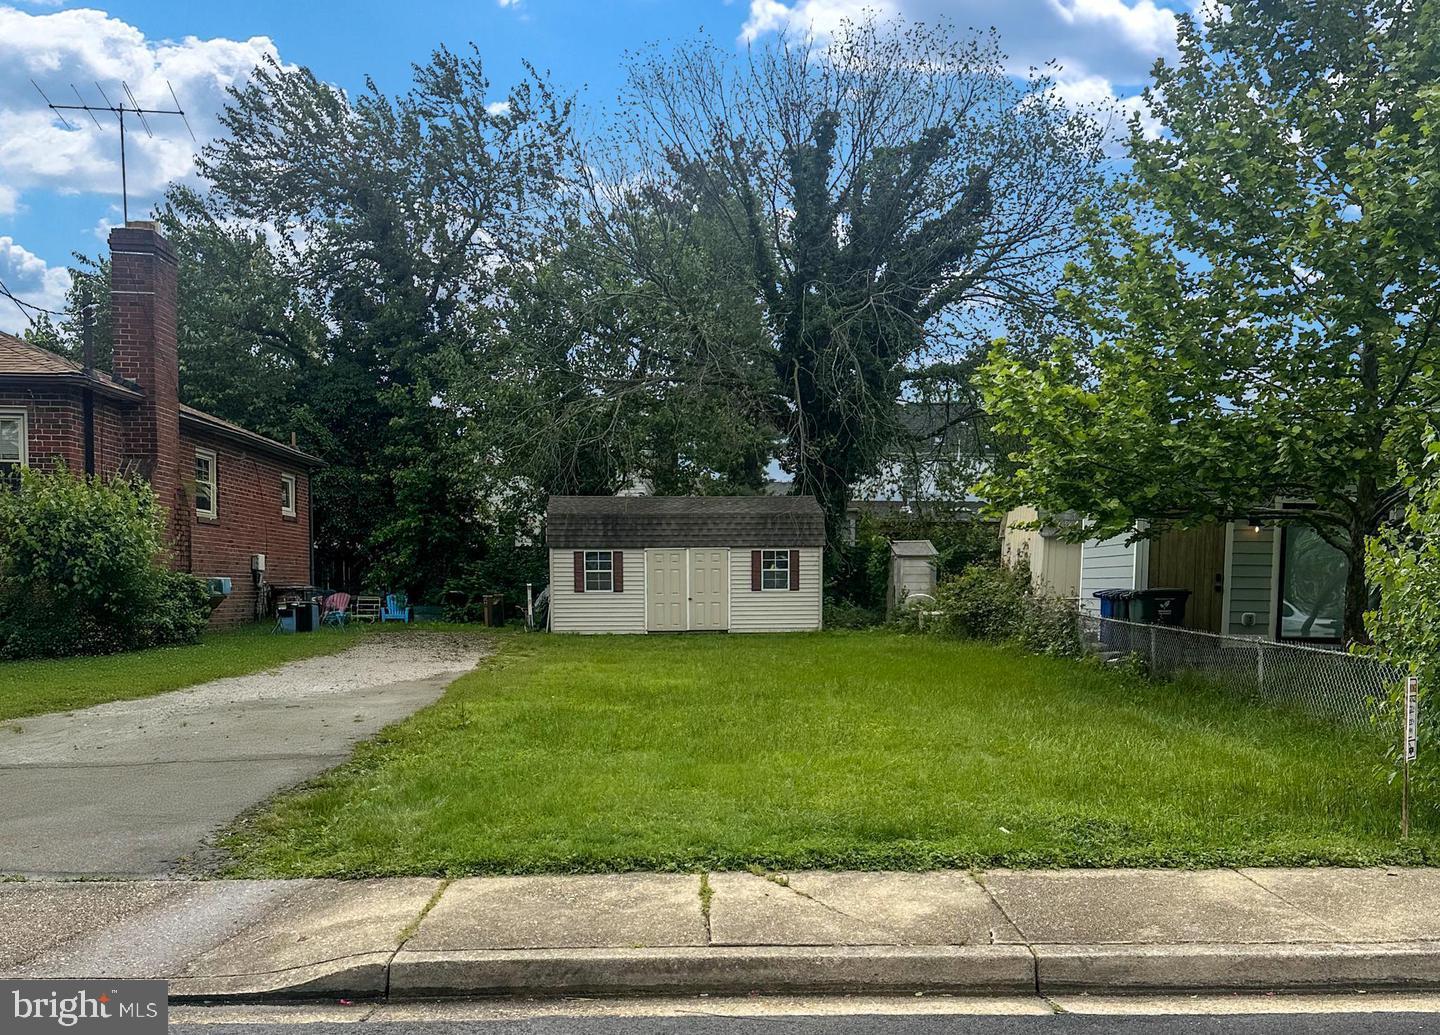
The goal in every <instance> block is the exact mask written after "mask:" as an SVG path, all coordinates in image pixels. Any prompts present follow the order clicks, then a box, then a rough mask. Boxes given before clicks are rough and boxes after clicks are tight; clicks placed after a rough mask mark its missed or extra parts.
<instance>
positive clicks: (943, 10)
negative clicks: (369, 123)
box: [0, 0, 1183, 331]
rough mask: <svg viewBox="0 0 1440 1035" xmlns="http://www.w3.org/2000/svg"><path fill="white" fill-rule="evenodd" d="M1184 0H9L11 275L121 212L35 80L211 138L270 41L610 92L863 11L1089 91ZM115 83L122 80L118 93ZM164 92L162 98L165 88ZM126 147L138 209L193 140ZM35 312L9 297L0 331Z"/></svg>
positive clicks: (100, 234)
mask: <svg viewBox="0 0 1440 1035" xmlns="http://www.w3.org/2000/svg"><path fill="white" fill-rule="evenodd" d="M1182 3H1183V0H999V2H985V0H693V2H690V0H687V2H667V0H469V2H464V3H458V2H449V3H441V2H432V0H401V2H396V0H384V2H379V0H374V2H371V0H366V2H359V3H345V4H331V3H323V2H319V0H288V2H277V0H231V2H229V3H224V4H216V3H196V2H188V3H186V2H177V0H159V2H157V0H146V2H114V3H106V4H104V5H103V6H100V7H87V6H85V5H84V4H80V3H71V2H68V0H0V281H3V283H4V284H5V285H6V286H7V287H8V288H9V289H10V290H11V291H13V292H15V293H16V294H18V295H20V296H22V297H24V298H26V299H27V300H30V301H33V302H35V303H37V304H40V305H46V306H52V307H53V306H58V304H59V303H60V302H61V300H62V299H63V293H64V289H65V286H66V284H67V283H68V275H67V274H66V272H65V267H66V265H67V264H68V263H69V262H70V253H71V252H73V251H77V250H78V251H82V252H86V253H91V254H93V253H95V252H97V251H98V250H99V249H100V247H101V243H102V241H103V238H104V235H105V233H106V232H107V230H108V228H109V227H110V226H111V225H113V224H115V223H118V222H119V221H120V208H119V183H120V177H119V167H118V161H117V159H116V148H117V137H116V134H115V131H114V129H113V127H111V126H106V127H105V129H104V130H96V128H95V127H94V126H93V125H90V124H89V123H88V121H83V122H82V121H80V120H78V119H72V123H73V124H74V125H75V126H76V128H75V129H73V130H67V129H65V128H64V127H62V126H61V125H60V124H59V123H58V122H56V121H55V120H53V119H52V118H51V117H50V115H49V113H48V112H47V111H46V110H45V108H44V106H43V103H42V102H41V101H40V98H39V96H38V95H37V94H36V93H35V90H34V88H33V87H32V86H31V85H30V82H29V80H30V79H32V78H33V79H35V80H36V81H37V82H39V83H40V85H41V86H42V87H43V88H44V89H45V91H46V93H47V94H49V95H50V96H51V98H52V100H55V101H56V102H58V103H65V102H73V100H74V94H73V93H72V92H71V89H70V84H71V83H72V82H73V83H75V84H76V85H77V86H79V87H80V89H81V91H82V93H84V94H85V95H86V96H87V98H93V99H98V93H97V90H96V87H95V85H94V81H95V80H98V81H99V82H100V84H101V85H102V86H103V87H105V89H106V90H107V92H109V91H112V90H114V89H115V88H116V87H117V86H118V84H119V81H120V80H121V79H125V80H126V81H127V82H129V84H130V85H131V87H132V88H134V89H135V92H136V93H137V94H138V95H139V97H140V99H141V102H142V103H144V104H146V105H147V106H152V105H153V106H167V107H168V106H169V104H168V93H166V90H165V81H166V80H167V79H168V80H169V81H170V82H171V83H173V84H174V86H175V89H176V91H177V92H178V93H179V95H180V98H181V102H182V103H183V104H184V105H185V106H186V108H187V110H188V111H189V112H190V114H191V121H192V123H193V124H194V125H195V129H196V132H197V134H198V135H199V136H200V137H201V139H202V140H204V139H205V138H206V137H207V136H208V135H211V134H213V132H214V131H215V126H216V124H215V121H214V116H215V113H216V112H217V111H218V110H219V108H220V106H221V104H222V103H223V97H224V88H225V86H226V85H229V84H231V83H236V82H242V81H243V80H244V78H245V76H246V74H247V73H248V70H249V69H250V68H252V67H253V66H254V63H255V61H256V60H258V59H259V58H260V57H262V56H265V55H267V54H268V55H273V56H275V57H277V58H278V59H279V60H281V61H282V62H285V63H287V64H297V65H308V66H309V67H310V68H312V69H313V70H314V71H315V72H316V73H317V74H318V75H319V76H320V77H321V78H323V79H325V80H327V81H329V82H332V83H335V84H337V85H340V86H344V87H347V88H358V87H359V86H361V85H362V83H363V81H364V77H365V76H366V75H367V74H368V75H371V76H373V77H374V78H375V80H376V81H377V82H378V83H379V85H380V86H381V87H382V88H383V89H386V90H389V91H399V90H401V89H403V88H404V87H405V85H406V83H407V82H408V79H409V71H410V65H411V63H412V62H416V61H423V60H424V59H425V58H426V56H427V55H428V54H429V53H430V51H431V50H432V49H433V48H434V47H436V46H437V45H439V44H441V43H445V44H448V45H450V46H452V47H458V46H463V45H465V44H467V43H468V42H470V41H474V42H475V43H476V44H478V45H479V48H480V51H481V55H482V56H483V57H484V59H485V61H486V64H487V67H488V68H489V70H490V72H491V75H492V78H493V79H494V81H495V83H496V94H497V99H500V98H503V96H504V92H505V87H506V85H507V84H508V83H509V82H511V81H512V80H513V79H515V78H516V77H517V76H518V75H519V73H520V67H521V65H520V63H521V61H522V60H524V59H529V60H530V61H531V62H532V63H534V64H535V65H536V66H538V67H539V68H540V69H542V70H548V71H549V72H550V73H551V75H552V77H553V79H554V80H555V82H556V83H557V85H559V86H560V87H562V88H563V89H567V90H570V91H574V92H578V93H580V95H581V98H582V101H583V102H584V103H586V104H589V105H591V106H596V107H600V106H603V105H605V104H606V103H607V102H608V101H609V100H610V99H611V98H613V97H614V95H615V92H616V90H617V88H618V87H619V85H620V81H621V77H622V75H623V70H622V61H623V57H624V54H625V52H626V51H627V50H631V49H634V48H637V47H640V46H643V45H645V44H647V43H650V42H661V43H662V44H663V42H664V41H665V40H667V39H675V38H679V37H687V36H690V35H693V34H694V33H695V32H697V31H698V30H699V29H701V28H702V27H703V28H704V29H706V30H708V31H709V32H710V34H711V35H712V36H713V37H714V38H715V39H716V40H718V41H721V42H724V43H733V45H734V46H736V47H743V46H744V44H745V42H746V41H747V40H752V39H761V38H763V37H764V36H766V35H767V34H768V33H772V32H776V31H778V30H780V29H791V30H800V31H813V32H817V33H821V34H823V33H824V32H826V31H827V30H828V29H830V28H833V27H834V25H835V24H837V22H838V21H839V20H840V19H842V18H844V17H846V16H854V15H856V14H858V13H859V12H861V11H862V10H863V9H867V8H868V9H874V10H878V11H879V12H880V13H881V14H882V15H891V14H893V15H898V16H903V17H909V18H917V19H923V20H933V19H935V18H937V17H940V16H943V17H947V18H949V19H951V20H952V21H954V22H955V23H956V24H957V25H959V26H962V27H963V26H969V25H974V26H981V27H989V26H991V25H994V26H995V27H996V28H997V29H998V30H999V31H1000V34H1001V39H1002V43H1003V45H1004V46H1005V48H1006V50H1007V52H1008V53H1009V54H1010V56H1011V59H1012V62H1013V64H1014V66H1015V67H1016V68H1017V69H1023V68H1025V67H1027V66H1030V65H1033V64H1039V63H1042V62H1044V61H1045V60H1047V59H1052V58H1053V59H1057V60H1060V61H1061V62H1062V63H1063V65H1064V70H1063V72H1062V73H1061V76H1060V79H1061V88H1062V90H1064V91H1066V92H1067V93H1068V94H1069V95H1071V96H1073V97H1075V98H1077V99H1080V100H1084V101H1096V100H1100V99H1102V98H1105V97H1112V96H1113V97H1119V98H1124V97H1127V96H1129V95H1133V93H1134V92H1135V90H1136V88H1137V87H1138V86H1139V85H1140V84H1141V83H1143V82H1144V80H1145V78H1146V70H1147V69H1148V68H1149V66H1150V64H1151V63H1152V62H1153V61H1154V59H1155V58H1156V57H1157V56H1162V55H1168V54H1169V53H1171V52H1172V50H1173V19H1172V17H1171V15H1170V11H1169V9H1170V8H1173V7H1177V6H1181V5H1182ZM112 97H113V94H112ZM162 102H164V103H162ZM154 128H155V130H156V138H155V139H154V140H150V139H146V138H145V137H144V136H143V134H137V135H136V138H135V139H133V145H134V146H133V148H132V149H131V150H130V151H129V154H130V167H131V192H130V198H131V201H130V211H131V217H132V218H137V217H139V216H142V215H143V214H144V212H145V211H146V210H147V209H148V207H149V206H150V205H151V204H153V203H154V201H155V199H156V198H157V197H158V196H159V195H160V194H161V193H162V192H163V190H164V186H165V184H166V183H167V182H169V181H171V180H173V179H176V178H181V177H185V176H186V175H188V170H189V163H190V156H191V153H192V151H193V145H192V144H191V143H190V138H189V136H188V134H186V133H185V130H184V128H183V126H181V125H180V124H179V121H178V120H170V122H169V124H164V122H163V121H162V120H157V122H156V124H155V127H154ZM23 322H24V321H23V320H22V318H21V317H20V315H19V313H18V312H17V310H16V309H15V307H14V306H12V305H9V303H8V302H4V303H3V304H0V330H8V331H15V330H17V329H19V327H20V326H22V325H23Z"/></svg>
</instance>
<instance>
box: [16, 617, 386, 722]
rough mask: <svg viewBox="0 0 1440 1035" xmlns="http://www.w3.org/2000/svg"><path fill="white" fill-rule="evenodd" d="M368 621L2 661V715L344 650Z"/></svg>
mask: <svg viewBox="0 0 1440 1035" xmlns="http://www.w3.org/2000/svg"><path fill="white" fill-rule="evenodd" d="M367 632H368V630H363V629H349V630H344V631H342V630H337V629H325V630H321V631H319V632H315V633H309V634H306V635H304V636H272V635H270V627H269V626H268V625H263V626H262V625H255V626H246V627H244V628H241V629H235V630H227V631H225V632H211V633H206V634H205V637H204V639H203V640H202V641H201V642H200V643H196V644H190V645H186V646H183V647H160V648H157V649H155V650H140V651H132V652H131V653H128V654H107V655H103V656H101V657H90V658H57V659H54V660H47V661H7V662H0V720H6V719H17V718H20V717H22V716H26V715H39V714H41V713H43V712H61V711H71V710H73V709H76V708H87V707H89V706H90V705H92V704H102V703H103V702H105V701H121V700H126V699H129V698H132V697H148V696H150V695H151V694H158V693H164V692H165V691H167V690H179V689H180V688H182V687H186V686H193V685H195V684H196V683H204V682H206V681H207V680H211V679H219V678H221V677H223V676H243V675H245V674H246V673H247V672H257V671H259V670H260V669H265V668H270V667H272V666H274V665H279V664H280V663H282V662H285V661H292V660H294V659H296V658H308V657H312V656H314V655H316V654H333V653H334V652H335V651H338V650H343V649H344V648H345V647H347V646H349V645H350V644H352V643H355V642H357V640H358V637H359V636H362V635H366V633H367Z"/></svg>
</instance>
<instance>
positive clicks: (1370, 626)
mask: <svg viewBox="0 0 1440 1035" xmlns="http://www.w3.org/2000/svg"><path fill="white" fill-rule="evenodd" d="M1427 450H1428V452H1427V458H1426V461H1425V466H1424V468H1423V469H1422V471H1421V472H1420V474H1419V475H1418V476H1415V475H1412V476H1410V477H1408V478H1407V480H1408V481H1409V482H1410V487H1411V491H1410V499H1409V501H1408V503H1407V505H1406V508H1405V515H1404V518H1403V519H1402V520H1401V522H1400V523H1399V525H1398V527H1392V528H1386V529H1384V530H1383V531H1381V533H1380V534H1379V535H1377V536H1375V537H1374V538H1372V539H1371V540H1370V541H1369V542H1367V543H1366V544H1365V548H1366V549H1365V577H1366V580H1367V581H1368V582H1369V583H1370V585H1371V586H1372V587H1373V588H1374V589H1375V590H1377V591H1378V594H1379V601H1378V604H1377V606H1376V609H1375V610H1373V611H1371V612H1369V613H1368V614H1366V616H1365V628H1366V630H1367V631H1368V632H1369V633H1370V636H1371V639H1372V640H1373V645H1371V646H1368V647H1360V648H1357V649H1358V650H1361V651H1364V652H1365V653H1369V654H1374V655H1378V656H1380V657H1381V658H1383V659H1385V660H1387V661H1390V662H1393V663H1396V664H1399V665H1401V666H1403V667H1404V668H1405V669H1406V670H1407V671H1408V672H1409V673H1410V674H1412V675H1415V676H1418V677H1419V679H1420V726H1421V729H1420V736H1419V754H1418V757H1417V759H1416V763H1415V765H1413V766H1412V767H1411V770H1412V773H1413V778H1414V781H1415V784H1416V792H1417V793H1416V800H1417V802H1430V803H1434V802H1437V801H1440V749H1437V744H1440V714H1437V710H1436V708H1435V707H1434V698H1433V697H1432V696H1431V689H1432V688H1433V687H1434V686H1435V685H1436V680H1440V440H1437V439H1436V437H1435V436H1434V435H1433V434H1432V436H1431V438H1430V441H1429V442H1428V443H1427ZM1403 694H1404V687H1403V684H1398V683H1397V685H1396V686H1394V687H1393V688H1392V691H1391V695H1390V701H1389V708H1388V709H1387V710H1386V711H1385V712H1384V715H1385V716H1386V720H1385V721H1390V722H1392V723H1393V725H1392V729H1393V730H1396V731H1398V729H1399V726H1400V721H1401V720H1400V715H1401V709H1402V707H1403V699H1404V697H1403ZM1390 740H1391V742H1392V744H1393V745H1394V747H1393V749H1392V751H1391V752H1390V757H1389V759H1388V760H1387V765H1388V766H1389V767H1390V768H1391V771H1392V772H1394V771H1396V770H1398V769H1399V767H1400V765H1401V752H1400V746H1401V745H1400V743H1399V742H1400V737H1399V736H1398V732H1397V733H1396V735H1393V736H1391V737H1390ZM1431 807H1434V806H1433V805H1432V806H1431Z"/></svg>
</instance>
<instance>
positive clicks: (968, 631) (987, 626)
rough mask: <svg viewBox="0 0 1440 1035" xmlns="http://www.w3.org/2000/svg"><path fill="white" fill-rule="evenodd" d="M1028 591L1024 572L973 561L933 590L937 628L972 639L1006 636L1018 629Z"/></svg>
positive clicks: (1015, 632)
mask: <svg viewBox="0 0 1440 1035" xmlns="http://www.w3.org/2000/svg"><path fill="white" fill-rule="evenodd" d="M1029 595H1030V579H1029V576H1028V574H1027V573H1026V572H1024V571H1019V570H1012V569H1010V568H1005V567H1002V566H1001V565H998V564H972V565H971V566H970V567H968V568H966V569H965V570H964V571H962V572H961V573H960V574H959V575H956V576H955V577H953V578H949V579H943V580H941V582H940V585H939V587H937V589H936V590H935V606H934V607H933V608H931V609H930V610H934V611H938V612H940V615H939V618H938V620H937V622H936V623H935V627H936V628H937V629H940V630H943V631H945V632H948V633H951V634H953V635H955V636H964V637H966V638H968V639H973V640H991V641H999V640H1008V639H1011V638H1013V637H1015V636H1017V635H1018V634H1019V632H1020V625H1021V622H1022V621H1023V620H1024V617H1025V601H1026V598H1027V597H1028V596H1029Z"/></svg>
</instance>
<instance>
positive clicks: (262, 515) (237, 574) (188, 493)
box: [176, 430, 310, 625]
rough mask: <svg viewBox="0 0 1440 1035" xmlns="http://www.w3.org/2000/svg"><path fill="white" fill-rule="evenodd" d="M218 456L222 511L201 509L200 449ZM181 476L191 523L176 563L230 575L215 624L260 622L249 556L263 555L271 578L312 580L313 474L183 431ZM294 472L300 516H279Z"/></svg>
mask: <svg viewBox="0 0 1440 1035" xmlns="http://www.w3.org/2000/svg"><path fill="white" fill-rule="evenodd" d="M197 447H198V448H200V449H208V450H210V451H212V452H213V453H214V454H215V471H216V515H215V517H213V518H208V517H200V516H199V515H198V514H196V513H195V499H194V484H193V483H194V476H193V473H192V472H193V470H194V457H195V450H196V448H197ZM180 456H181V461H182V462H183V463H184V465H185V467H184V469H185V477H184V478H182V479H181V483H182V487H183V492H184V506H185V507H186V508H187V515H188V518H189V520H188V523H187V526H188V527H186V530H185V532H184V533H182V536H181V539H180V542H178V543H177V544H176V553H177V554H178V557H177V563H178V566H179V567H181V568H182V569H184V570H186V571H190V572H193V573H194V574H196V575H199V576H201V577H202V578H212V577H216V576H228V577H229V578H230V580H231V595H230V597H229V598H228V599H227V600H226V601H225V602H224V603H222V604H221V605H220V606H219V607H218V608H216V609H215V613H214V614H213V615H212V616H211V619H210V621H211V624H213V625H238V624H240V623H242V622H250V621H254V620H255V580H254V578H253V576H252V575H251V571H250V558H251V557H252V556H253V555H254V554H257V553H263V554H264V555H265V581H266V582H268V583H269V584H270V585H272V586H303V585H305V584H307V583H308V582H309V581H310V479H309V478H308V477H307V476H306V472H305V470H304V469H303V468H300V467H291V466H288V465H287V464H286V463H285V462H284V461H281V460H274V459H271V458H269V457H266V456H262V455H259V454H258V453H252V452H250V451H248V450H245V449H241V448H238V447H237V446H236V445H235V444H234V443H233V442H231V441H230V440H228V439H225V438H221V437H220V436H216V435H204V434H199V433H193V432H191V431H189V430H186V431H183V432H181V439H180ZM282 474H293V475H294V476H295V516H294V517H286V516H285V515H283V514H281V513H280V476H281V475H282Z"/></svg>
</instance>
